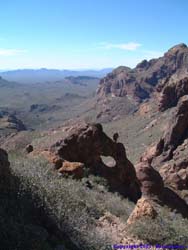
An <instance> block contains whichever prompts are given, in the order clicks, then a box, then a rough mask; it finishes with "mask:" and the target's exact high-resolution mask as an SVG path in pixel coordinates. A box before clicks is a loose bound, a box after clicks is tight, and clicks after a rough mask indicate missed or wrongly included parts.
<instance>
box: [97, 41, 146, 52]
mask: <svg viewBox="0 0 188 250" xmlns="http://www.w3.org/2000/svg"><path fill="white" fill-rule="evenodd" d="M140 46H141V44H140V43H135V42H130V43H117V44H114V43H101V47H102V48H104V49H121V50H128V51H134V50H137V49H138V48H139V47H140Z"/></svg>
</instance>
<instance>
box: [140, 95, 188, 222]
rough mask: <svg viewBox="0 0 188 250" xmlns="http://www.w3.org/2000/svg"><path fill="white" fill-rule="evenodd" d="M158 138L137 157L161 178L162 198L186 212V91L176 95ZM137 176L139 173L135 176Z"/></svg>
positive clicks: (187, 113)
mask: <svg viewBox="0 0 188 250" xmlns="http://www.w3.org/2000/svg"><path fill="white" fill-rule="evenodd" d="M171 115H172V117H171V119H170V120H169V124H168V127H167V129H166V130H165V132H164V135H163V136H162V137H161V139H160V140H159V141H158V142H157V143H155V144H153V145H151V146H150V147H149V148H148V149H147V150H146V152H145V153H144V154H143V155H142V157H141V158H140V161H141V162H140V163H139V164H143V162H146V161H147V162H148V164H151V165H152V167H153V168H154V169H155V171H158V172H159V174H160V176H161V177H162V178H163V182H164V185H165V188H164V189H163V192H162V193H163V195H162V199H161V200H162V202H163V203H164V204H166V205H168V206H169V207H171V208H173V209H176V210H178V211H179V212H181V213H182V214H183V215H184V216H186V217H187V216H188V159H187V155H188V95H184V96H183V97H181V98H180V99H179V102H178V104H177V107H176V108H175V109H174V110H173V112H172V114H171ZM138 179H139V177H138Z"/></svg>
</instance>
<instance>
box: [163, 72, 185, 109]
mask: <svg viewBox="0 0 188 250" xmlns="http://www.w3.org/2000/svg"><path fill="white" fill-rule="evenodd" d="M158 89H159V90H160V88H158ZM187 94H188V77H185V78H183V79H180V80H177V79H173V78H170V80H169V79H168V80H167V81H166V84H164V87H163V88H162V90H161V94H160V97H159V110H160V111H165V110H166V109H168V108H171V107H174V106H176V105H177V103H178V101H179V99H180V98H181V97H182V96H184V95H187Z"/></svg>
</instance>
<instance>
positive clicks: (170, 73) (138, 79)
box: [97, 44, 188, 102]
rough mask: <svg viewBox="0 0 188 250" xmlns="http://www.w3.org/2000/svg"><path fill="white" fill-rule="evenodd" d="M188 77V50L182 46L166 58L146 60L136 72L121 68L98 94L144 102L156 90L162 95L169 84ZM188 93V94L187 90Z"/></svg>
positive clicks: (104, 80)
mask: <svg viewBox="0 0 188 250" xmlns="http://www.w3.org/2000/svg"><path fill="white" fill-rule="evenodd" d="M187 73H188V47H187V46H186V45H185V44H179V45H176V46H174V47H173V48H171V49H169V50H168V51H167V52H166V53H165V54H164V56H163V57H160V58H158V59H152V60H150V61H147V60H144V61H142V62H141V63H139V64H138V65H137V66H136V67H135V68H134V69H130V68H127V67H123V66H121V67H119V68H117V69H115V70H114V71H112V73H109V74H108V75H107V76H106V77H104V78H103V79H102V80H101V81H100V85H99V88H98V90H97V94H98V95H99V97H104V96H107V95H112V96H118V97H125V96H127V97H129V98H130V99H132V100H134V101H137V102H141V101H142V100H144V99H147V98H149V97H150V95H151V93H152V92H153V91H154V90H156V86H158V90H160V91H162V89H163V87H165V86H166V85H167V84H168V82H169V81H172V82H173V81H177V80H181V79H182V78H184V77H185V76H186V75H187ZM185 91H187V90H185Z"/></svg>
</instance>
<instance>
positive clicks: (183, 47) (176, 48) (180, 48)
mask: <svg viewBox="0 0 188 250" xmlns="http://www.w3.org/2000/svg"><path fill="white" fill-rule="evenodd" d="M186 49H187V45H186V44H185V43H180V44H177V45H175V46H173V47H172V48H170V49H169V50H168V52H167V53H169V54H176V53H177V52H181V51H184V50H186Z"/></svg>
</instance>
